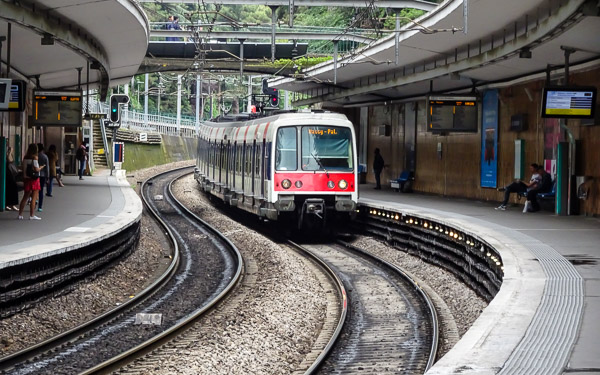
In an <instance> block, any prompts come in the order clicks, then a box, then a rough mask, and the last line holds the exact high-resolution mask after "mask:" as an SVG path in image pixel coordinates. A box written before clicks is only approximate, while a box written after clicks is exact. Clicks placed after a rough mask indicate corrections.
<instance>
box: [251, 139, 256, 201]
mask: <svg viewBox="0 0 600 375" xmlns="http://www.w3.org/2000/svg"><path fill="white" fill-rule="evenodd" d="M256 154H257V152H256V139H255V140H254V141H253V142H252V154H251V155H250V156H251V158H252V159H251V160H252V165H251V166H250V168H251V169H252V173H251V176H252V196H255V195H256V193H255V192H256V188H255V182H254V181H256V172H255V168H256Z"/></svg>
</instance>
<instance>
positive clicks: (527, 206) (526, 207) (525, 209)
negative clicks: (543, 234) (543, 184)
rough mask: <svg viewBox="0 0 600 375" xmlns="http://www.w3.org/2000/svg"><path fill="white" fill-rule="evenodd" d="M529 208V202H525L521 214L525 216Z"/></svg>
mask: <svg viewBox="0 0 600 375" xmlns="http://www.w3.org/2000/svg"><path fill="white" fill-rule="evenodd" d="M529 206H531V202H530V201H526V202H525V207H523V213H524V214H526V213H527V211H529Z"/></svg>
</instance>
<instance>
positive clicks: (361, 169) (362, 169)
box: [358, 164, 367, 184]
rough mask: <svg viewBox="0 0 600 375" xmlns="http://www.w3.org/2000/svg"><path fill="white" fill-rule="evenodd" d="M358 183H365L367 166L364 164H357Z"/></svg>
mask: <svg viewBox="0 0 600 375" xmlns="http://www.w3.org/2000/svg"><path fill="white" fill-rule="evenodd" d="M358 183H359V184H366V183H367V166H366V165H365V164H359V165H358Z"/></svg>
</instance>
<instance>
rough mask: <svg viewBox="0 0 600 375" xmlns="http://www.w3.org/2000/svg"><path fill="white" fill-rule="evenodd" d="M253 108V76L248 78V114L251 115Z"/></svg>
mask: <svg viewBox="0 0 600 375" xmlns="http://www.w3.org/2000/svg"><path fill="white" fill-rule="evenodd" d="M250 107H252V76H248V107H247V109H246V112H248V113H250V111H251V109H250Z"/></svg>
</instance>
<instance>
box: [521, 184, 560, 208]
mask: <svg viewBox="0 0 600 375" xmlns="http://www.w3.org/2000/svg"><path fill="white" fill-rule="evenodd" d="M521 198H525V199H527V192H526V191H520V192H518V193H517V200H519V201H520V200H521ZM537 198H538V200H539V201H540V204H541V203H542V202H550V201H552V202H554V200H555V199H556V180H555V181H553V182H552V190H550V191H549V192H547V193H538V195H537Z"/></svg>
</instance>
